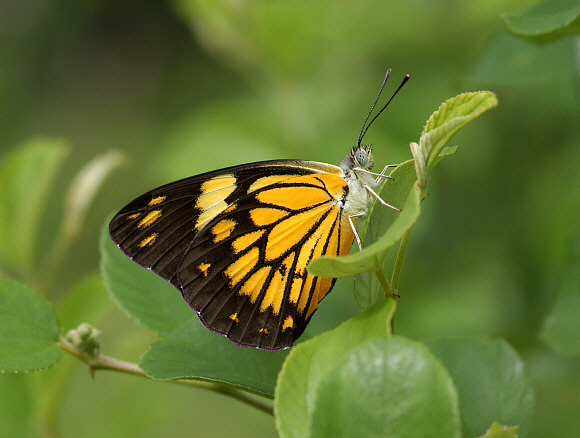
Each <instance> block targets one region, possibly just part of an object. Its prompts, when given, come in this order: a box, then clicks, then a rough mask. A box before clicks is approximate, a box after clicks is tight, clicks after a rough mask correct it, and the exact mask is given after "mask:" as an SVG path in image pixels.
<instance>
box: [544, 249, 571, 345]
mask: <svg viewBox="0 0 580 438" xmlns="http://www.w3.org/2000/svg"><path fill="white" fill-rule="evenodd" d="M579 244H580V242H578V243H577V248H576V249H575V253H573V254H571V256H570V257H569V258H568V259H567V260H566V262H565V266H564V269H563V272H562V277H561V279H560V285H559V292H558V297H557V299H556V303H555V305H554V308H553V309H552V311H551V312H550V314H549V315H548V317H547V318H546V320H545V321H544V326H543V327H542V330H541V331H540V337H541V338H542V339H543V340H544V342H545V343H546V344H547V345H548V346H550V348H552V349H553V350H554V351H555V352H557V353H558V354H564V355H570V356H579V355H580V293H579V292H578V291H580V246H578V245H579Z"/></svg>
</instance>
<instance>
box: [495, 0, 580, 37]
mask: <svg viewBox="0 0 580 438" xmlns="http://www.w3.org/2000/svg"><path fill="white" fill-rule="evenodd" d="M502 20H503V23H504V26H505V28H506V30H507V31H508V32H510V33H512V34H514V35H516V36H519V37H522V38H525V39H527V40H529V41H533V42H536V43H543V42H546V41H551V40H554V39H557V38H562V37H565V36H568V35H575V34H578V33H580V2H578V0H559V1H553V0H544V1H543V2H540V3H538V4H536V5H534V6H532V7H531V8H530V9H528V10H527V11H525V12H523V13H522V14H520V15H513V14H504V15H502Z"/></svg>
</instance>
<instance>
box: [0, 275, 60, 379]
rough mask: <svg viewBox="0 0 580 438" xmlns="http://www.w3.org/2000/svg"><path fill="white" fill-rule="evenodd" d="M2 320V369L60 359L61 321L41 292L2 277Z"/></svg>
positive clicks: (27, 367)
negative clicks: (58, 342)
mask: <svg viewBox="0 0 580 438" xmlns="http://www.w3.org/2000/svg"><path fill="white" fill-rule="evenodd" d="M0 321H2V323H1V324H0V371H8V372H15V371H34V370H39V369H42V368H47V367H49V366H51V365H53V364H54V363H56V362H57V361H58V360H59V359H60V356H61V354H62V352H61V350H60V348H59V346H58V345H57V341H58V338H59V335H60V324H59V322H58V319H57V318H56V314H55V313H54V309H53V308H52V305H51V304H50V303H49V302H48V301H47V299H46V298H44V297H43V296H42V295H40V294H39V293H37V292H35V291H33V290H31V289H29V288H28V287H26V286H24V285H23V284H20V283H17V282H15V281H12V280H8V279H6V278H0Z"/></svg>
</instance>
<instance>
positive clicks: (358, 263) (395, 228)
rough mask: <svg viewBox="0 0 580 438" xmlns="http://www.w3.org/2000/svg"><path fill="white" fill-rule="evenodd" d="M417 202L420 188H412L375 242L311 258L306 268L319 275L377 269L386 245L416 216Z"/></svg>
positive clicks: (396, 237)
mask: <svg viewBox="0 0 580 438" xmlns="http://www.w3.org/2000/svg"><path fill="white" fill-rule="evenodd" d="M419 205H420V198H419V190H418V189H417V188H415V189H414V190H411V191H410V192H409V195H408V197H407V201H406V202H405V204H404V205H403V208H402V211H401V212H397V213H398V216H397V218H396V219H395V220H394V221H393V223H392V225H391V226H390V227H389V228H388V229H387V231H386V233H385V234H383V235H382V236H381V237H380V238H379V239H378V240H377V241H376V242H374V243H372V244H371V245H369V246H367V247H366V248H364V249H363V250H362V251H360V252H357V253H354V254H349V255H346V256H341V257H331V256H324V257H319V258H317V259H314V260H312V261H311V262H310V263H309V264H308V271H309V272H312V273H313V274H315V275H319V276H322V277H344V276H346V275H352V274H357V273H359V272H364V271H369V270H377V269H380V268H381V263H382V259H383V258H384V256H385V253H386V251H387V249H389V247H391V246H392V245H393V244H395V243H396V242H397V241H398V240H399V239H400V238H401V236H402V235H403V234H404V233H405V231H406V230H408V229H409V228H410V227H411V226H413V224H414V223H415V221H416V220H417V218H418V217H419V209H420V207H419Z"/></svg>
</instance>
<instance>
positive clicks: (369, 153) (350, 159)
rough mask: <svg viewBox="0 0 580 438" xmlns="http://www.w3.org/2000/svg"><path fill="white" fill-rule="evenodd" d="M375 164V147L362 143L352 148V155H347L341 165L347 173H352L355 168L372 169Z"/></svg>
mask: <svg viewBox="0 0 580 438" xmlns="http://www.w3.org/2000/svg"><path fill="white" fill-rule="evenodd" d="M374 165H375V161H374V160H373V148H372V146H371V145H370V144H368V145H365V144H362V145H359V146H354V147H352V148H350V155H348V156H347V157H345V158H344V160H342V161H341V163H340V167H341V168H342V169H343V170H344V171H345V172H346V173H350V171H352V170H354V169H364V170H371V169H372V168H373V166H374Z"/></svg>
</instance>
